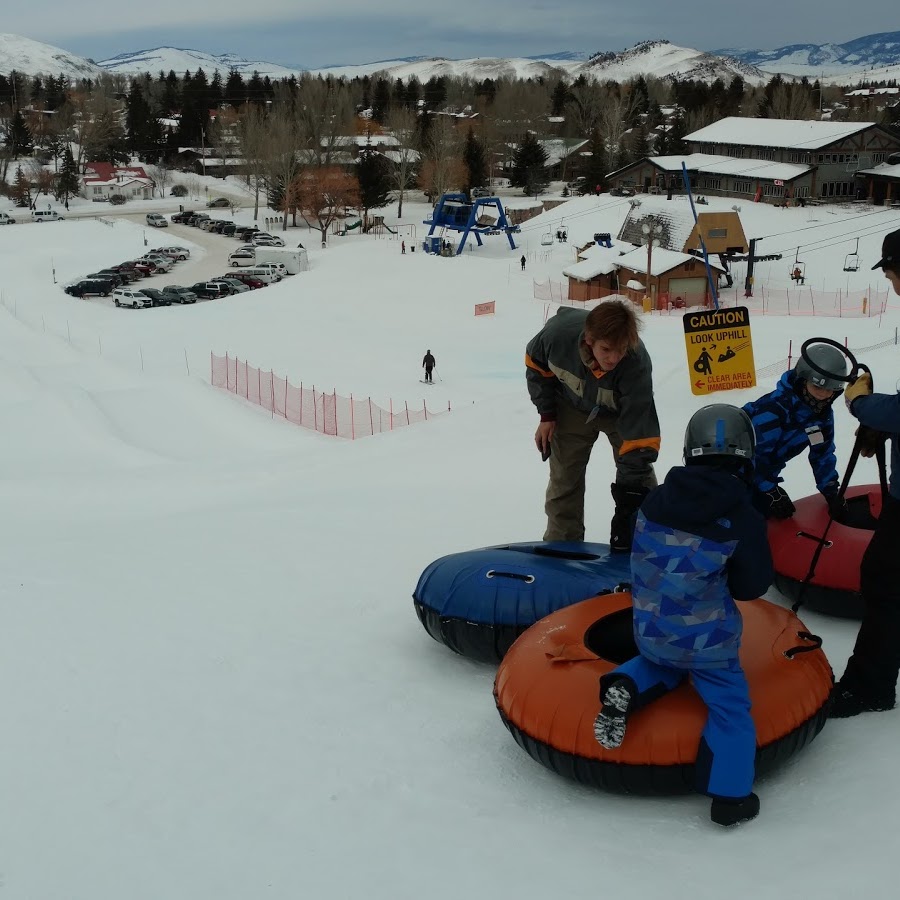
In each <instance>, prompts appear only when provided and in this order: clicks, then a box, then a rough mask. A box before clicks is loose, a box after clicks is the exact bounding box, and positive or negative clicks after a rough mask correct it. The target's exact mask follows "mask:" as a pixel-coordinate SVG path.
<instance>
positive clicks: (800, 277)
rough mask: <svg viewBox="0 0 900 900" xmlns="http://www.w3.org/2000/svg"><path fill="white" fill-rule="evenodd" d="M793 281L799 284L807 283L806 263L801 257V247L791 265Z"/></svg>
mask: <svg viewBox="0 0 900 900" xmlns="http://www.w3.org/2000/svg"><path fill="white" fill-rule="evenodd" d="M791 281H795V282H797V283H798V284H806V263H805V262H803V261H802V260H801V259H800V248H799V247H798V248H797V253H796V255H795V256H794V262H793V264H792V265H791Z"/></svg>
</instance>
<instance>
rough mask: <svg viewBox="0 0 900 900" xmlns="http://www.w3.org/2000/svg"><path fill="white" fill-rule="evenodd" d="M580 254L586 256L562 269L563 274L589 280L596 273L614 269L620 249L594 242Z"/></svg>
mask: <svg viewBox="0 0 900 900" xmlns="http://www.w3.org/2000/svg"><path fill="white" fill-rule="evenodd" d="M625 246H626V247H627V246H629V245H627V244H626V245H625ZM581 256H585V257H587V258H586V259H582V260H580V261H579V262H577V263H575V264H574V265H571V266H568V267H566V268H565V269H563V275H565V276H566V277H567V278H575V279H576V280H578V281H590V280H591V279H592V278H596V277H597V276H598V275H609V273H610V272H614V271H615V270H616V262H617V260H619V259H621V258H622V251H621V250H620V249H619V248H618V247H601V246H599V245H598V244H594V245H593V246H591V247H587V248H586V249H585V250H583V251H582V252H581Z"/></svg>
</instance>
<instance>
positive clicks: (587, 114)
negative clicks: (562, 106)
mask: <svg viewBox="0 0 900 900" xmlns="http://www.w3.org/2000/svg"><path fill="white" fill-rule="evenodd" d="M569 96H570V97H571V99H570V100H569V102H568V104H567V106H566V109H567V110H568V112H569V115H570V116H571V118H572V124H573V126H574V129H575V133H576V134H578V135H581V136H582V137H583V136H585V135H589V134H593V133H594V130H595V129H596V128H598V127H599V125H600V119H601V116H602V115H603V106H604V96H603V90H602V88H601V87H600V85H599V84H597V82H596V81H584V82H579V83H577V84H574V85H572V87H571V88H570V89H569Z"/></svg>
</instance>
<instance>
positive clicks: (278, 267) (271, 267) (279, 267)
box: [255, 262, 288, 278]
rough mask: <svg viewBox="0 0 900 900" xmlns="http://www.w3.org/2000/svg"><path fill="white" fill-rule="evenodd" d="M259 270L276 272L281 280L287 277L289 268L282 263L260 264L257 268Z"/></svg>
mask: <svg viewBox="0 0 900 900" xmlns="http://www.w3.org/2000/svg"><path fill="white" fill-rule="evenodd" d="M255 268H257V269H265V270H266V271H268V272H274V273H275V274H276V275H278V276H279V277H280V278H284V276H285V275H287V273H288V270H287V266H286V265H285V264H284V263H282V262H258V263H257V264H256V266H255Z"/></svg>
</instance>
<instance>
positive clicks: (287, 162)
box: [266, 103, 300, 231]
mask: <svg viewBox="0 0 900 900" xmlns="http://www.w3.org/2000/svg"><path fill="white" fill-rule="evenodd" d="M297 143H298V128H297V120H296V119H295V118H294V110H293V109H292V108H291V107H290V105H289V104H287V103H285V104H282V105H281V106H280V107H277V108H275V109H273V111H272V114H271V115H270V116H269V119H268V121H267V123H266V173H267V177H268V182H269V186H270V190H271V189H275V191H276V192H277V193H278V194H280V203H279V211H280V212H283V213H284V219H283V220H282V225H281V230H282V231H287V220H288V214H289V213H293V215H294V224H295V225H296V224H297V191H296V188H295V186H294V182H295V180H296V178H297V175H298V174H299V173H300V164H299V162H298V161H297Z"/></svg>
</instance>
